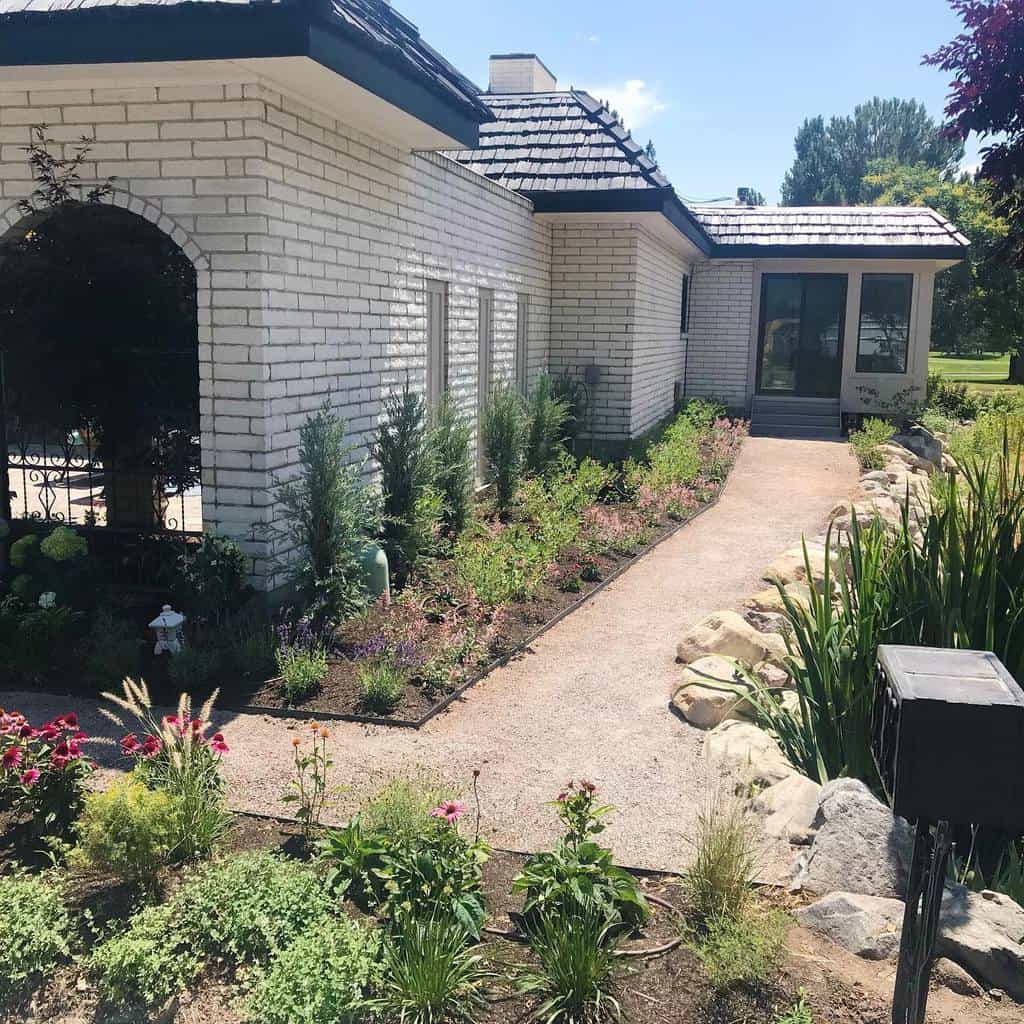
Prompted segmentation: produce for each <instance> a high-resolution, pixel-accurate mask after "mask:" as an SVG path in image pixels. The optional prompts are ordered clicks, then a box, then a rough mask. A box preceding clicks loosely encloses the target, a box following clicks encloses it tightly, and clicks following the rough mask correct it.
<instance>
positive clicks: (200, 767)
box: [103, 679, 231, 861]
mask: <svg viewBox="0 0 1024 1024" xmlns="http://www.w3.org/2000/svg"><path fill="white" fill-rule="evenodd" d="M103 696H104V697H106V698H107V700H109V701H111V702H112V703H113V704H114V705H115V706H116V707H117V708H118V709H119V710H120V711H121V712H122V713H127V714H129V715H131V716H132V718H134V719H135V723H136V731H134V732H127V733H126V734H125V735H124V737H123V738H122V739H121V753H122V755H123V756H124V757H126V758H128V759H129V760H131V761H133V762H134V765H133V770H132V774H133V776H134V777H135V778H136V779H137V780H138V781H140V782H141V783H142V784H143V785H145V786H147V787H148V788H149V789H153V790H162V791H164V792H166V793H167V794H168V795H169V796H170V797H172V799H174V801H175V802H176V803H177V806H178V818H179V834H178V836H177V837H176V841H175V844H174V856H175V860H185V861H194V860H200V859H202V858H204V857H208V856H209V855H210V854H211V853H212V852H213V849H214V847H215V846H216V845H217V843H218V842H219V841H220V840H221V839H222V838H223V836H224V834H225V833H226V832H227V830H228V829H229V828H230V826H231V813H230V812H229V811H228V809H227V804H226V801H225V798H224V781H223V779H222V778H221V774H220V759H221V757H222V756H223V755H224V754H226V753H227V752H228V744H227V741H226V740H225V738H224V734H223V733H221V732H213V731H212V727H211V725H210V716H211V714H212V712H213V704H214V701H215V700H216V697H217V694H216V693H214V694H213V695H212V696H211V697H210V698H209V699H208V700H207V701H206V703H205V704H204V705H203V706H202V708H200V710H199V713H198V714H197V715H193V714H192V702H191V700H190V698H189V696H188V694H187V693H183V694H182V695H181V697H180V698H179V700H178V707H177V710H176V712H175V713H174V714H171V715H164V716H163V717H160V716H159V715H158V713H157V712H156V711H155V710H154V708H153V702H152V699H151V698H150V695H149V690H148V689H147V687H146V684H145V683H144V682H141V681H140V682H138V683H136V682H134V681H133V680H131V679H126V680H125V681H124V685H123V690H122V693H121V694H120V695H116V694H112V693H105V694H104V695H103ZM103 713H104V714H105V715H106V716H107V717H108V718H110V719H111V720H112V721H113V722H114V723H115V724H116V725H118V726H119V727H120V728H122V729H127V728H128V726H127V725H126V723H125V721H124V719H123V718H122V717H121V715H120V714H117V713H114V712H112V711H106V710H105V711H104V712H103ZM211 733H212V734H211Z"/></svg>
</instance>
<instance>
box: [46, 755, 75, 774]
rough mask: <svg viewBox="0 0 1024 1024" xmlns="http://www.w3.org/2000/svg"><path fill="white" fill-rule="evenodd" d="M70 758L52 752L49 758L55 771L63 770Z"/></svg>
mask: <svg viewBox="0 0 1024 1024" xmlns="http://www.w3.org/2000/svg"><path fill="white" fill-rule="evenodd" d="M70 760H71V758H70V757H68V756H67V755H66V754H54V755H53V756H52V757H51V758H50V764H52V765H53V767H54V768H56V769H57V771H59V772H60V771H63V770H64V769H65V768H67V766H68V762H69V761H70Z"/></svg>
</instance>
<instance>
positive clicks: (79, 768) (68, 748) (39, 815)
mask: <svg viewBox="0 0 1024 1024" xmlns="http://www.w3.org/2000/svg"><path fill="white" fill-rule="evenodd" d="M88 741H89V737H88V736H87V735H86V734H85V733H84V732H83V731H82V730H81V729H80V728H79V727H78V716H77V715H76V714H75V713H74V712H73V711H72V712H68V713H67V714H63V715H58V716H57V717H56V718H54V719H52V720H51V721H49V722H46V723H44V724H43V725H41V726H38V727H36V726H33V725H32V723H31V722H29V721H28V719H27V718H25V716H24V715H22V714H20V713H19V712H17V711H12V712H6V711H3V710H2V709H0V804H2V805H6V806H8V807H11V808H12V809H14V810H15V811H16V812H18V813H23V812H27V813H30V814H31V815H32V827H33V830H34V831H35V832H36V833H37V834H38V835H53V836H60V835H63V834H65V833H66V832H67V831H68V829H69V828H70V826H71V825H72V823H73V822H74V820H75V818H76V817H77V816H78V814H79V812H80V811H81V809H82V802H83V799H84V794H85V782H86V779H87V778H88V777H89V775H90V774H91V772H92V770H93V768H94V767H95V764H94V763H93V761H92V760H91V759H90V758H89V757H87V756H86V754H85V745H86V743H88Z"/></svg>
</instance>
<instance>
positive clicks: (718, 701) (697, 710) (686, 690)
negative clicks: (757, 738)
mask: <svg viewBox="0 0 1024 1024" xmlns="http://www.w3.org/2000/svg"><path fill="white" fill-rule="evenodd" d="M737 688H738V689H740V690H743V691H744V692H748V693H749V692H750V691H751V690H753V685H752V684H751V683H750V682H749V677H747V676H746V675H745V674H744V673H743V671H742V670H741V668H740V666H739V665H738V664H737V662H736V661H734V660H733V659H732V658H723V657H720V656H719V655H717V654H712V655H708V656H707V657H705V658H698V659H697V660H696V661H693V662H691V663H690V664H689V665H687V667H686V668H685V669H683V679H682V684H681V685H680V687H679V689H678V690H676V693H675V696H674V697H673V698H672V703H673V704H674V705H675V707H676V708H677V709H678V711H679V712H680V714H682V716H683V717H684V718H685V719H686V720H687V721H688V722H689V723H690V724H691V725H696V726H697V727H698V728H701V729H711V728H713V727H714V726H716V725H719V724H720V723H721V722H724V721H725V720H726V719H727V718H735V717H737V715H738V714H739V709H740V708H741V707H742V706H743V705H744V704H745V703H746V702H745V701H744V700H743V697H742V696H741V695H740V694H738V693H737V692H736V691H737Z"/></svg>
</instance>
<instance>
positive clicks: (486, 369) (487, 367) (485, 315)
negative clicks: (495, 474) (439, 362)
mask: <svg viewBox="0 0 1024 1024" xmlns="http://www.w3.org/2000/svg"><path fill="white" fill-rule="evenodd" d="M478 316H479V319H478V322H477V353H476V422H477V431H476V434H477V450H478V453H479V456H480V458H481V459H482V458H483V444H482V438H481V435H480V424H481V423H482V422H483V414H484V406H485V405H486V404H487V399H488V397H489V396H490V393H491V366H492V361H493V359H494V292H493V291H491V289H490V288H481V289H480V299H479V311H478Z"/></svg>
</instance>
